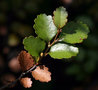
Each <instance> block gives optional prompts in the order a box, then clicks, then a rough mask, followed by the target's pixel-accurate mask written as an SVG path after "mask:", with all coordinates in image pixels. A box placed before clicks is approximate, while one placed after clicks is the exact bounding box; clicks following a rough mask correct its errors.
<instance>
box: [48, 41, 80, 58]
mask: <svg viewBox="0 0 98 90" xmlns="http://www.w3.org/2000/svg"><path fill="white" fill-rule="evenodd" d="M78 52H79V51H78V48H77V47H73V46H69V45H67V44H62V43H57V44H55V45H53V46H52V47H51V49H50V52H49V55H50V56H51V57H53V58H56V59H62V58H71V57H72V56H76V55H77V54H78Z"/></svg>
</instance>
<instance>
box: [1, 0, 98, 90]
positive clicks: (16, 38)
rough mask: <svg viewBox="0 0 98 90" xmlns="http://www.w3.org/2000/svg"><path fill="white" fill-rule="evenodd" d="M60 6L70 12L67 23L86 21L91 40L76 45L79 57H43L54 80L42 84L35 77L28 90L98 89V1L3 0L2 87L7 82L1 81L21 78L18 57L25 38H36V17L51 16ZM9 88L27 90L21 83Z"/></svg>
mask: <svg viewBox="0 0 98 90" xmlns="http://www.w3.org/2000/svg"><path fill="white" fill-rule="evenodd" d="M61 5H62V6H64V7H65V8H66V9H67V11H68V13H69V16H68V21H72V20H75V21H79V22H83V23H85V24H87V25H88V26H89V27H90V33H89V36H88V39H87V40H84V42H83V43H82V44H77V46H79V47H80V53H79V54H78V56H77V57H73V58H71V59H70V60H54V59H52V58H51V57H49V56H47V57H46V58H44V59H43V61H42V62H43V63H44V64H45V65H46V66H47V67H49V69H50V71H51V72H52V81H51V82H49V83H40V82H39V81H35V80H34V79H33V78H32V79H33V81H34V82H33V85H32V88H30V89H28V90H32V89H33V90H39V89H43V90H46V89H47V90H56V89H58V90H61V89H65V90H98V31H97V29H98V0H0V78H1V79H0V86H2V85H4V84H6V83H8V82H7V81H6V79H3V80H2V78H5V77H8V76H10V78H11V77H12V78H11V79H10V78H9V79H10V80H13V79H15V78H17V77H18V76H19V75H20V73H21V70H20V67H19V65H18V62H17V58H16V57H17V55H18V53H19V52H20V51H21V50H23V49H24V48H23V45H22V40H23V38H24V37H26V36H29V35H34V36H36V34H35V32H34V29H33V24H34V19H35V18H36V16H37V15H38V14H40V13H46V14H47V15H48V14H52V12H53V11H54V10H55V9H56V8H57V7H59V6H61ZM28 76H30V75H28ZM17 86H18V87H17ZM10 89H12V90H13V89H15V90H17V89H23V90H25V88H23V87H22V86H21V85H20V84H19V83H18V84H16V85H15V86H14V88H10ZM7 90H8V89H7Z"/></svg>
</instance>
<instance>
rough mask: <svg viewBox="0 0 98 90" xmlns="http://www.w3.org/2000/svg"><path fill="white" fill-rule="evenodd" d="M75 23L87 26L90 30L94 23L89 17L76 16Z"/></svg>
mask: <svg viewBox="0 0 98 90" xmlns="http://www.w3.org/2000/svg"><path fill="white" fill-rule="evenodd" d="M75 21H77V22H82V23H84V24H87V26H88V27H90V29H92V28H93V27H94V23H93V21H92V19H91V18H90V17H89V16H85V15H83V16H78V17H77V18H76V19H75Z"/></svg>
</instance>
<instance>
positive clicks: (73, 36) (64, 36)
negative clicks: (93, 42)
mask: <svg viewBox="0 0 98 90" xmlns="http://www.w3.org/2000/svg"><path fill="white" fill-rule="evenodd" d="M88 33H89V28H88V27H87V25H86V24H83V23H75V22H69V23H68V24H67V25H66V26H65V27H64V28H63V29H62V33H61V35H60V37H59V38H60V40H59V41H64V42H67V43H70V44H75V43H81V42H82V41H83V40H84V39H86V38H87V37H88Z"/></svg>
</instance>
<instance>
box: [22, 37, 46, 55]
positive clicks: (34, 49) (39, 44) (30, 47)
mask: <svg viewBox="0 0 98 90" xmlns="http://www.w3.org/2000/svg"><path fill="white" fill-rule="evenodd" d="M23 44H24V48H25V49H26V50H27V51H28V52H29V53H30V54H31V55H32V56H35V57H38V56H39V54H40V53H41V52H42V51H43V50H44V49H45V45H46V44H45V42H44V41H42V40H41V39H40V38H38V37H37V38H35V37H33V36H30V37H26V38H25V39H24V40H23Z"/></svg>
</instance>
